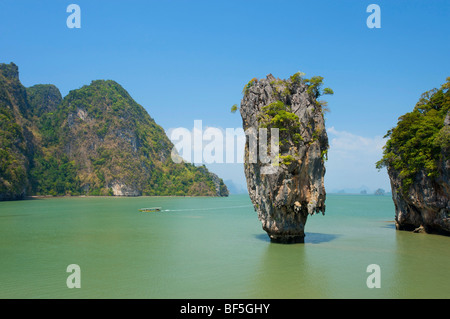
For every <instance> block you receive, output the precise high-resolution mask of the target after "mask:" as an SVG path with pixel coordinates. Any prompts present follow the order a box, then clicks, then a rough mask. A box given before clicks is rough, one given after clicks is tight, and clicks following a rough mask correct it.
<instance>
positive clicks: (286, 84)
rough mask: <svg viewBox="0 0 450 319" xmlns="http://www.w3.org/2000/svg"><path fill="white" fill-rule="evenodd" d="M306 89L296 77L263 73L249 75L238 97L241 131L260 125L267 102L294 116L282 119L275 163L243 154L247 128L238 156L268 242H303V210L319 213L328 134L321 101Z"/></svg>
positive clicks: (247, 148) (247, 149) (322, 202)
mask: <svg viewBox="0 0 450 319" xmlns="http://www.w3.org/2000/svg"><path fill="white" fill-rule="evenodd" d="M307 89H308V85H307V84H305V83H302V82H301V81H300V82H294V81H292V80H291V79H289V80H279V79H276V78H274V77H273V76H272V75H268V76H267V78H266V79H261V80H259V81H256V80H255V81H254V82H253V84H252V85H251V86H249V87H248V89H247V90H246V92H245V94H244V97H243V99H242V101H241V108H240V113H241V116H242V120H243V127H244V130H245V131H246V133H247V132H249V131H251V130H252V129H253V130H256V131H259V129H260V128H261V127H262V126H264V125H263V122H264V114H265V111H267V106H269V107H270V105H274V104H272V103H278V104H279V105H280V106H283V105H284V107H285V109H286V110H287V111H288V112H289V113H288V116H290V117H291V118H294V116H292V114H290V113H293V114H295V115H296V116H298V120H297V119H296V120H294V121H292V122H289V121H287V122H286V123H287V126H286V127H281V129H280V134H279V137H280V144H279V156H278V160H279V165H278V166H277V165H276V164H275V165H273V162H274V161H271V162H269V163H263V162H264V161H263V162H262V161H261V160H260V157H261V154H258V160H257V161H256V162H252V161H251V160H249V158H250V157H251V153H252V148H251V145H250V143H251V141H250V135H251V134H247V141H246V145H245V162H244V170H245V176H246V179H247V188H248V192H249V195H250V198H251V200H252V203H253V205H254V208H255V210H256V211H257V213H258V218H259V219H260V221H261V222H262V227H263V229H264V230H265V231H266V232H267V233H268V235H269V237H270V239H271V240H272V241H273V242H281V243H291V242H304V237H305V232H304V227H305V223H306V220H307V218H308V215H312V214H314V213H318V212H322V213H325V197H326V193H325V187H324V174H325V166H324V157H325V155H326V151H327V149H328V137H327V133H326V130H325V125H324V118H323V112H322V108H321V105H320V104H319V103H318V102H317V101H316V98H315V97H314V96H312V95H311V93H309V92H307ZM280 102H282V104H281V103H280ZM275 105H276V104H275ZM265 107H266V108H265ZM294 124H295V125H294ZM269 127H270V125H269V126H267V128H269ZM260 138H261V134H259V135H258V136H257V139H258V142H259V141H260ZM268 144H270V141H269V142H268ZM270 151H272V149H271V150H270ZM259 152H261V148H259ZM269 153H270V152H269ZM273 159H274V158H272V160H273ZM275 159H276V158H275ZM275 162H276V160H275Z"/></svg>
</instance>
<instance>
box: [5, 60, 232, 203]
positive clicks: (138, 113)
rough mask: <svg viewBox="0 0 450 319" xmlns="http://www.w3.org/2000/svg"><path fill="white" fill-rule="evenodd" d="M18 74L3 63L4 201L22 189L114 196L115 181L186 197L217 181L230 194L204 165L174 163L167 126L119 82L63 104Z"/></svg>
mask: <svg viewBox="0 0 450 319" xmlns="http://www.w3.org/2000/svg"><path fill="white" fill-rule="evenodd" d="M16 73H17V70H16V69H15V68H14V67H11V66H9V65H6V66H5V65H3V64H0V146H1V147H0V197H1V196H3V195H5V194H6V195H8V194H21V193H23V191H24V189H25V188H26V189H27V194H28V195H33V194H35V195H55V196H56V195H81V194H86V195H106V196H108V195H109V196H110V195H113V191H112V188H111V187H112V185H113V183H115V182H119V183H122V184H125V185H127V186H129V187H130V186H131V187H135V188H136V189H137V190H138V191H142V194H143V195H183V196H185V195H188V196H198V195H202V196H215V195H216V182H217V183H218V186H217V187H218V188H219V191H220V193H221V194H223V195H227V194H228V190H227V188H226V186H225V184H224V183H223V181H222V180H221V179H219V178H218V177H217V176H215V175H213V174H211V173H210V172H209V171H208V170H207V169H206V168H205V167H196V166H194V165H192V164H188V163H180V164H177V163H174V162H173V161H172V159H171V156H170V153H171V150H172V148H173V144H172V143H171V141H170V140H169V139H168V137H167V136H166V134H165V132H164V130H163V128H162V127H160V126H159V125H157V124H156V123H155V121H154V120H153V119H152V118H151V117H150V116H149V115H148V113H147V112H146V111H145V109H144V108H143V107H142V106H141V105H139V104H137V103H136V102H135V101H134V100H133V99H132V98H131V96H130V95H129V94H128V93H127V92H126V90H125V89H124V88H122V87H121V86H120V85H119V84H117V83H116V82H114V81H103V80H98V81H93V82H92V83H91V84H90V85H86V86H83V87H82V88H81V89H78V90H73V91H70V92H69V94H68V95H67V96H66V97H65V98H64V99H63V100H62V101H61V98H60V94H59V90H58V89H57V88H56V87H54V86H52V85H36V86H34V87H31V88H28V89H26V90H25V88H24V87H23V86H22V85H21V84H20V82H19V80H18V76H17V75H16ZM4 74H7V75H8V76H9V77H5V76H4ZM27 94H28V100H27ZM28 128H29V130H28Z"/></svg>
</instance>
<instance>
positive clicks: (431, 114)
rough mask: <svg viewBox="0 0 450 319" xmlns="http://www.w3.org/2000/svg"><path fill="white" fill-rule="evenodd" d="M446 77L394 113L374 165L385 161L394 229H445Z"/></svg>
mask: <svg viewBox="0 0 450 319" xmlns="http://www.w3.org/2000/svg"><path fill="white" fill-rule="evenodd" d="M449 89H450V78H448V82H447V83H446V84H444V85H443V86H442V87H441V88H440V89H433V90H431V91H428V92H426V93H424V94H423V95H422V97H421V99H420V101H419V102H418V103H417V104H416V106H415V108H414V110H413V111H412V112H410V113H407V114H405V115H403V116H401V117H400V118H399V122H398V124H397V126H396V127H395V128H393V129H392V130H390V131H389V132H388V134H387V137H389V140H388V141H387V143H386V146H385V149H384V156H383V159H382V160H380V161H379V162H378V163H377V166H378V168H381V167H383V166H386V167H387V171H388V174H389V178H390V181H391V187H392V198H393V201H394V204H395V223H396V228H397V229H399V230H411V231H415V232H428V233H440V234H446V235H450V208H449V207H450V200H449V196H450V179H449V169H450V155H449V154H450V90H449Z"/></svg>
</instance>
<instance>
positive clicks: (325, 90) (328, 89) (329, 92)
mask: <svg viewBox="0 0 450 319" xmlns="http://www.w3.org/2000/svg"><path fill="white" fill-rule="evenodd" d="M322 94H330V95H332V94H334V92H333V90H332V89H330V88H324V89H323V93H322Z"/></svg>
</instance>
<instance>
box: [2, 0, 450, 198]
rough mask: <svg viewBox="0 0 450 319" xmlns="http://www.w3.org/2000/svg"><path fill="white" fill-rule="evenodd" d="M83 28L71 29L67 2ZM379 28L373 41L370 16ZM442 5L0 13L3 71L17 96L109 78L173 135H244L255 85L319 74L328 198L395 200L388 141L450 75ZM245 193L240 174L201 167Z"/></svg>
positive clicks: (85, 4) (171, 6) (6, 7)
mask: <svg viewBox="0 0 450 319" xmlns="http://www.w3.org/2000/svg"><path fill="white" fill-rule="evenodd" d="M71 3H75V4H78V5H79V6H80V8H81V28H80V29H69V28H68V27H67V25H66V19H67V17H68V16H69V15H70V13H67V12H66V8H67V6H68V5H69V4H71ZM371 3H375V4H378V5H379V6H380V8H381V28H379V29H369V28H368V27H367V25H366V19H367V17H368V16H369V15H370V13H367V12H366V8H367V6H368V5H369V4H371ZM449 30H450V2H449V1H446V0H436V1H427V0H414V1H413V0H397V1H376V0H372V1H357V0H340V1H336V0H317V1H312V0H311V1H301V0H293V1H287V0H286V1H285V0H279V1H275V0H270V1H268V0H258V1H254V0H247V1H235V0H227V1H197V0H191V1H181V0H178V1H175V0H174V1H163V0H158V1H141V0H133V1H113V0H110V1H105V0H89V1H87V0H83V1H77V0H72V1H62V0H48V1H34V0H33V1H32V0H27V1H25V0H1V1H0V62H2V63H9V62H14V63H16V64H17V65H18V66H19V70H20V79H21V81H22V83H23V84H24V85H25V86H32V85H34V84H38V83H52V84H55V85H56V86H57V87H58V88H59V89H60V90H61V93H62V94H63V96H65V95H66V94H67V93H68V92H69V91H70V90H72V89H77V88H80V87H81V86H83V85H86V84H89V83H90V82H91V81H92V80H96V79H112V80H115V81H116V82H118V83H119V84H121V85H122V86H123V87H124V88H125V89H126V90H127V91H128V92H129V93H130V95H131V96H132V97H133V98H134V99H135V100H136V101H137V102H138V103H139V104H141V105H142V106H144V107H145V108H146V110H147V111H148V112H149V114H150V115H151V116H152V117H153V118H154V119H155V120H156V122H157V123H158V124H160V125H161V126H162V127H163V128H164V129H165V130H166V131H167V132H168V131H169V130H170V129H173V128H176V127H185V128H188V129H192V128H193V126H194V120H202V121H203V125H204V126H205V127H220V128H238V127H241V126H242V120H241V118H240V115H239V114H238V113H236V114H231V113H230V107H231V105H233V104H235V103H236V104H239V103H240V100H241V98H242V93H241V91H242V88H243V87H244V85H245V84H246V83H247V82H248V81H249V80H250V79H251V78H253V77H257V78H262V77H265V76H266V75H267V74H269V73H271V74H273V75H274V76H275V77H279V78H287V77H289V76H290V75H292V74H294V73H296V72H297V71H302V72H304V73H306V76H307V77H310V76H313V75H321V76H323V77H324V83H325V86H329V87H331V88H332V89H333V90H334V92H335V94H334V95H333V96H330V97H328V96H327V97H326V100H327V101H328V102H329V107H330V109H331V112H330V113H327V114H326V126H327V132H328V136H329V140H330V146H331V147H330V151H329V160H328V162H327V164H326V166H327V173H326V177H325V184H326V187H327V189H330V190H338V189H343V188H358V187H360V186H362V185H365V186H367V187H369V188H370V189H376V188H378V187H382V188H385V189H386V190H387V189H389V180H388V178H387V174H386V172H385V171H381V172H378V171H377V170H376V169H375V162H376V161H377V160H378V159H379V158H380V157H381V152H382V146H383V144H384V140H383V138H382V137H383V136H384V134H385V133H386V131H387V130H388V129H390V128H392V127H393V126H395V124H396V122H397V118H398V117H399V116H401V115H402V114H404V113H406V112H409V111H411V110H412V108H413V107H414V105H415V103H416V102H417V100H418V98H419V97H420V95H421V93H423V92H424V91H427V90H429V89H432V88H434V87H439V86H440V85H441V84H442V83H444V81H445V79H446V77H447V76H450V72H449V71H450V59H449V53H450V41H449V40H450V38H449ZM209 167H210V168H211V170H212V171H214V172H216V173H218V174H219V175H220V176H221V177H222V178H223V179H225V180H227V179H231V180H233V181H235V182H236V183H238V184H241V185H244V184H245V180H244V175H243V171H242V165H239V164H232V165H228V164H214V165H209Z"/></svg>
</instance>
